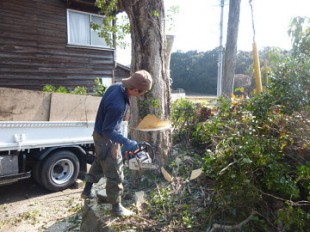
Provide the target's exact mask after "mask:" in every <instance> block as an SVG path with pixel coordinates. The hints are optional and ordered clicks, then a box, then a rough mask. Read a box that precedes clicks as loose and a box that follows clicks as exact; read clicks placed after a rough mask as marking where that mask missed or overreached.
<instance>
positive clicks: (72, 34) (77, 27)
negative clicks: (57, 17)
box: [67, 10, 109, 48]
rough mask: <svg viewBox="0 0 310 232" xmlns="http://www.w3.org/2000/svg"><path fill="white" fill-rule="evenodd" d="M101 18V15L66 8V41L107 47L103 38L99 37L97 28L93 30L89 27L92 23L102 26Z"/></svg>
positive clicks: (74, 43)
mask: <svg viewBox="0 0 310 232" xmlns="http://www.w3.org/2000/svg"><path fill="white" fill-rule="evenodd" d="M102 20H103V17H102V16H98V15H94V14H89V13H85V12H79V11H73V10H68V11H67V21H68V24H67V25H68V43H69V44H73V45H82V46H92V47H103V48H109V46H108V45H107V43H106V41H105V39H104V38H102V37H99V35H98V32H99V30H93V29H92V27H91V24H92V23H95V24H98V25H101V26H102V24H103V23H102Z"/></svg>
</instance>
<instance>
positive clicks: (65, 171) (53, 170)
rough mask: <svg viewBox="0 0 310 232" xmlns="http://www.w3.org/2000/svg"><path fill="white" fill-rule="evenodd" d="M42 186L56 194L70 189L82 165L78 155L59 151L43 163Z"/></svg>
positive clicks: (41, 170) (41, 169)
mask: <svg viewBox="0 0 310 232" xmlns="http://www.w3.org/2000/svg"><path fill="white" fill-rule="evenodd" d="M41 162H42V164H41V165H40V166H41V168H40V172H41V180H40V182H41V184H42V186H43V187H44V188H46V189H48V190H50V191H53V192H56V191H61V190H64V189H66V188H68V187H70V186H71V185H72V184H73V183H74V182H75V181H76V179H77V177H78V174H79V172H80V163H79V160H78V158H77V157H76V155H75V154H74V153H73V152H71V151H68V150H61V151H57V152H55V153H53V154H50V155H49V156H48V157H47V158H46V159H44V160H43V161H41Z"/></svg>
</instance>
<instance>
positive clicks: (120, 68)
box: [114, 63, 130, 83]
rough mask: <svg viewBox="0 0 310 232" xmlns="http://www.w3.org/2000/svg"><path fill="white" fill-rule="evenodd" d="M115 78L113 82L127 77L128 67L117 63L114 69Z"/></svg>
mask: <svg viewBox="0 0 310 232" xmlns="http://www.w3.org/2000/svg"><path fill="white" fill-rule="evenodd" d="M114 75H115V79H114V82H116V83H117V82H121V81H122V79H124V78H128V77H129V76H130V68H129V67H127V66H125V65H122V64H119V63H117V66H116V69H115V73H114Z"/></svg>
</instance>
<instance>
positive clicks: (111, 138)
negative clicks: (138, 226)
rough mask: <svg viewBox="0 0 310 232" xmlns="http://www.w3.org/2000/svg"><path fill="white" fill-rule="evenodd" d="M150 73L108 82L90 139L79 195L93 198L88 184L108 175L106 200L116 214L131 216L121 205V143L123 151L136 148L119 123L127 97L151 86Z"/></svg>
mask: <svg viewBox="0 0 310 232" xmlns="http://www.w3.org/2000/svg"><path fill="white" fill-rule="evenodd" d="M152 82H153V81H152V77H151V75H150V74H149V73H148V72H147V71H145V70H140V71H137V72H135V73H134V74H133V75H132V76H130V77H129V78H126V79H123V80H122V84H114V85H112V86H110V87H109V88H108V89H107V91H106V92H105V94H104V95H103V97H102V100H101V103H100V105H99V109H98V112H97V116H96V121H95V128H94V133H93V139H94V144H95V152H96V158H95V160H94V162H93V164H92V166H91V168H90V170H89V172H88V174H87V175H86V184H85V187H84V190H83V192H82V194H81V197H82V198H93V196H92V194H91V188H92V185H93V183H98V181H99V180H100V178H102V177H103V176H105V177H106V178H107V184H106V193H107V200H108V202H109V203H111V204H112V210H111V213H112V214H113V215H115V216H131V215H133V212H132V211H130V210H128V209H126V208H125V207H123V205H122V203H121V196H122V193H123V184H122V183H123V180H124V173H123V162H122V155H121V149H120V145H121V144H122V145H123V146H124V150H125V151H135V150H137V149H138V148H139V146H138V144H137V142H136V141H134V140H130V139H128V138H126V137H124V136H123V135H122V134H121V123H122V121H123V119H124V117H125V114H126V112H127V109H128V107H129V97H137V96H142V95H143V94H145V93H146V92H147V91H149V90H150V89H151V88H152Z"/></svg>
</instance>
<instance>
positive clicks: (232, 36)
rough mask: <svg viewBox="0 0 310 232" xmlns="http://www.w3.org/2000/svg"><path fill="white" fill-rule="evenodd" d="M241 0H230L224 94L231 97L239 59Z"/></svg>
mask: <svg viewBox="0 0 310 232" xmlns="http://www.w3.org/2000/svg"><path fill="white" fill-rule="evenodd" d="M240 3H241V0H230V1H229V16H228V28H227V38H226V49H225V62H224V75H223V96H225V97H228V98H230V97H231V94H232V92H233V88H234V75H235V69H236V60H237V41H238V30H239V16H240Z"/></svg>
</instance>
